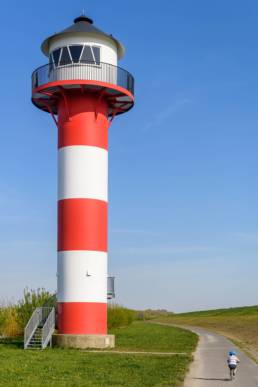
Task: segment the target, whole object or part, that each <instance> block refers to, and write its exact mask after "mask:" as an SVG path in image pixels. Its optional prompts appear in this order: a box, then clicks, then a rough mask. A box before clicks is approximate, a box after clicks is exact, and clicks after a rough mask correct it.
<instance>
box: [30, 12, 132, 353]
mask: <svg viewBox="0 0 258 387" xmlns="http://www.w3.org/2000/svg"><path fill="white" fill-rule="evenodd" d="M41 48H42V51H43V53H44V54H45V55H47V56H48V57H49V64H47V65H45V66H42V67H40V68H38V69H36V70H35V71H34V72H33V75H32V101H33V103H34V104H35V105H36V106H37V107H38V108H40V109H42V110H44V111H46V112H49V113H50V114H51V115H52V117H53V119H54V121H55V123H56V125H57V128H58V243H57V245H58V265H57V266H58V270H57V277H58V280H57V299H58V329H59V335H57V337H56V340H57V342H58V343H59V344H61V345H65V346H73V347H75V346H77V347H91V346H92V347H106V346H113V345H114V339H113V338H112V336H111V335H107V251H108V247H107V220H108V129H109V127H110V123H111V121H112V120H113V118H114V117H115V115H117V114H121V113H124V112H126V111H128V110H130V109H131V108H132V106H133V103H134V97H133V86H134V80H133V77H132V76H131V74H129V73H128V72H127V71H125V70H123V69H121V68H119V67H117V60H118V59H120V58H121V57H122V56H123V54H124V48H123V46H122V44H121V43H120V42H119V41H118V40H117V39H115V38H114V37H113V36H112V35H107V34H106V33H104V32H102V31H100V30H99V29H98V28H96V27H95V26H94V25H93V22H92V20H91V19H89V18H88V17H86V16H84V15H82V16H80V17H78V18H76V19H75V20H74V24H73V25H72V26H71V27H69V28H67V29H65V30H64V31H62V32H60V33H57V34H55V35H52V36H50V37H49V38H47V39H46V40H45V41H44V42H43V44H42V46H41Z"/></svg>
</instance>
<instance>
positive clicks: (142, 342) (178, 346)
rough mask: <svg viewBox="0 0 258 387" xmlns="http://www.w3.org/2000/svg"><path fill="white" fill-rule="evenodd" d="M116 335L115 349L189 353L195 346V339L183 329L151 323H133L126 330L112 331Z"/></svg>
mask: <svg viewBox="0 0 258 387" xmlns="http://www.w3.org/2000/svg"><path fill="white" fill-rule="evenodd" d="M111 333H113V334H115V335H116V349H117V350H119V349H121V350H129V351H130V350H136V351H153V352H186V353H189V354H190V353H191V352H192V351H193V350H194V349H195V346H196V344H197V337H196V336H195V335H193V334H192V332H189V331H185V330H183V329H172V330H171V327H169V326H160V325H156V324H151V323H145V324H143V323H141V322H135V323H134V324H132V325H130V326H129V327H126V328H117V329H113V330H112V331H111Z"/></svg>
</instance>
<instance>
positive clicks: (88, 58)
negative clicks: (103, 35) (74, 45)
mask: <svg viewBox="0 0 258 387" xmlns="http://www.w3.org/2000/svg"><path fill="white" fill-rule="evenodd" d="M81 62H84V63H85V62H86V63H94V58H93V55H92V51H91V48H90V46H84V49H83V53H82V57H81Z"/></svg>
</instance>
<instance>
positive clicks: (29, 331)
mask: <svg viewBox="0 0 258 387" xmlns="http://www.w3.org/2000/svg"><path fill="white" fill-rule="evenodd" d="M40 309H41V308H36V309H35V310H34V312H33V313H32V315H31V318H30V319H29V321H28V323H27V325H26V327H25V329H24V349H26V348H27V346H28V344H29V342H30V340H31V338H32V336H33V335H34V333H35V331H36V329H37V327H38V326H39V323H40V320H41V315H42V314H41V310H40Z"/></svg>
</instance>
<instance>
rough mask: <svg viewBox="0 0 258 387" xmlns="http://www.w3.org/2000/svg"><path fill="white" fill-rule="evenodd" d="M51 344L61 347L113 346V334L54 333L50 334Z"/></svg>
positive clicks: (100, 347) (98, 347)
mask: <svg viewBox="0 0 258 387" xmlns="http://www.w3.org/2000/svg"><path fill="white" fill-rule="evenodd" d="M52 343H53V346H56V347H62V348H80V349H87V348H96V349H103V348H114V347H115V335H69V334H65V335H64V334H54V335H53V336H52Z"/></svg>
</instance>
